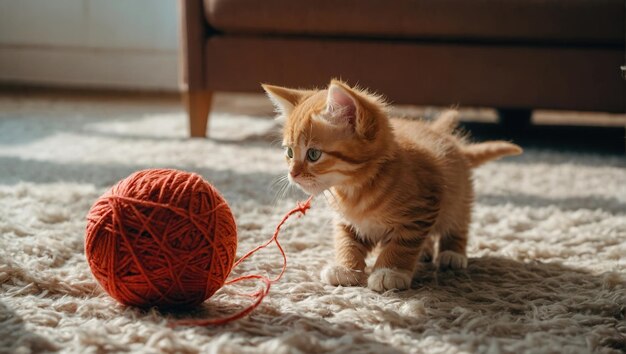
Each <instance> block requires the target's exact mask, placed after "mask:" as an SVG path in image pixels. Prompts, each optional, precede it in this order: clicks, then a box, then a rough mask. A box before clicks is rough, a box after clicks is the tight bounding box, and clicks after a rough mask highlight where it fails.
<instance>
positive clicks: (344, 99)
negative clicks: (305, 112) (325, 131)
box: [326, 81, 358, 129]
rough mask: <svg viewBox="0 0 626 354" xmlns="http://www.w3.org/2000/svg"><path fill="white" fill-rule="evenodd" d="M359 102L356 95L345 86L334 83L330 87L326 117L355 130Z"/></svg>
mask: <svg viewBox="0 0 626 354" xmlns="http://www.w3.org/2000/svg"><path fill="white" fill-rule="evenodd" d="M357 109H358V101H357V99H356V98H355V96H354V93H352V91H351V90H350V88H349V87H347V86H346V85H345V84H343V83H341V82H338V81H332V82H331V83H330V86H328V96H327V97H326V113H327V114H326V117H327V119H328V120H329V121H330V122H331V123H333V124H337V125H343V124H345V125H348V126H350V127H352V128H353V129H354V128H355V124H356V115H357Z"/></svg>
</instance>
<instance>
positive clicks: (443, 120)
mask: <svg viewBox="0 0 626 354" xmlns="http://www.w3.org/2000/svg"><path fill="white" fill-rule="evenodd" d="M458 125H459V111H457V110H455V109H449V110H447V111H445V112H443V113H441V114H440V115H439V116H438V117H437V118H436V119H435V120H434V121H432V122H431V123H430V128H431V129H432V130H434V131H436V132H439V133H452V132H453V131H454V129H456V127H457V126H458Z"/></svg>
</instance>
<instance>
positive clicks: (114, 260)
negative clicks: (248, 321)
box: [85, 169, 312, 325]
mask: <svg viewBox="0 0 626 354" xmlns="http://www.w3.org/2000/svg"><path fill="white" fill-rule="evenodd" d="M311 199H312V198H309V199H308V200H307V201H306V202H305V203H302V204H301V203H298V205H297V206H296V207H295V208H294V209H292V210H291V211H290V212H288V213H287V214H286V215H285V217H284V218H283V219H282V220H281V222H280V223H279V225H278V226H277V227H276V230H275V232H274V235H273V236H272V238H270V239H269V240H268V241H267V242H265V243H264V244H262V245H260V246H258V247H256V248H254V249H253V250H251V251H249V252H248V253H246V254H245V255H244V256H243V257H241V258H240V259H239V260H238V261H237V262H234V260H235V254H236V250H237V230H236V224H235V220H234V217H233V215H232V212H231V210H230V207H229V206H228V204H227V203H226V200H225V199H224V198H223V197H222V196H221V195H220V194H219V192H218V191H217V190H216V189H215V188H214V187H213V186H212V185H211V184H210V183H208V182H206V181H204V180H203V179H202V177H200V176H199V175H197V174H194V173H189V172H184V171H178V170H172V169H150V170H143V171H138V172H136V173H134V174H132V175H131V176H129V177H127V178H126V179H124V180H121V181H120V182H118V183H117V184H116V185H114V186H113V187H112V188H111V189H110V190H109V191H107V192H106V193H105V194H104V195H103V196H102V197H100V198H99V199H98V200H97V201H96V202H95V203H94V205H93V206H92V208H91V210H90V211H89V214H88V215H87V228H86V239H85V255H86V258H87V260H88V263H89V266H90V268H91V271H92V273H93V275H94V277H95V278H96V279H97V280H98V282H99V283H100V284H101V285H102V287H103V288H104V289H105V291H107V293H109V294H110V295H111V297H113V298H115V299H116V300H118V301H119V302H120V303H122V304H125V305H132V306H138V307H152V306H158V307H188V306H195V305H198V304H200V303H202V302H203V301H205V300H206V299H207V298H209V297H210V296H212V295H213V294H214V293H215V292H216V291H217V290H219V289H220V288H221V287H222V286H223V285H227V284H234V283H237V282H240V281H244V280H251V279H258V280H260V281H261V282H262V283H264V284H265V286H264V287H263V288H262V289H261V290H257V291H255V292H253V293H250V294H240V295H244V296H248V297H252V298H254V301H253V303H252V304H251V305H249V306H248V307H246V308H244V309H243V310H241V311H240V312H238V313H235V314H234V315H231V316H228V317H225V318H218V319H208V320H184V321H178V322H173V323H172V324H171V325H211V324H213V325H219V324H224V323H228V322H230V321H234V320H237V319H239V318H242V317H244V316H246V315H248V314H249V313H250V312H252V311H253V310H254V309H255V308H256V307H258V306H259V304H260V303H261V302H262V300H263V298H264V297H265V296H266V295H267V294H268V292H269V289H270V286H271V284H272V283H274V282H277V281H278V280H280V278H281V277H282V276H283V274H284V272H285V270H286V267H287V256H286V255H285V252H284V250H283V248H282V246H281V245H280V243H279V241H278V234H279V232H280V228H281V227H282V225H283V224H284V223H285V222H286V221H287V219H288V218H289V217H290V216H292V215H293V214H297V213H299V214H301V215H304V214H305V213H306V210H308V209H309V208H310V204H311ZM272 242H275V243H276V245H277V247H278V249H279V251H280V253H281V255H282V258H283V266H282V269H281V272H280V273H279V274H278V275H277V276H276V277H274V278H271V279H270V278H268V277H266V276H262V275H257V274H249V275H243V276H240V277H237V278H235V279H232V280H229V281H226V279H227V278H228V276H229V274H230V272H231V271H232V269H233V268H234V267H236V266H237V265H239V264H241V262H243V261H244V260H245V259H247V258H249V257H250V256H252V255H253V254H254V253H256V252H257V251H259V250H260V249H262V248H265V247H267V246H268V245H269V244H271V243H272Z"/></svg>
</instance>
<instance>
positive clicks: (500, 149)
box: [462, 140, 523, 167]
mask: <svg viewBox="0 0 626 354" xmlns="http://www.w3.org/2000/svg"><path fill="white" fill-rule="evenodd" d="M462 151H463V154H464V155H465V158H467V161H468V162H469V165H470V167H478V166H480V165H482V164H484V163H485V162H488V161H491V160H497V159H499V158H501V157H504V156H514V155H520V154H521V153H522V152H523V150H522V148H521V147H519V146H517V145H515V144H512V143H509V142H506V141H501V140H496V141H487V142H484V143H478V144H471V145H465V146H463V148H462Z"/></svg>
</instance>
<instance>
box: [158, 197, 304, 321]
mask: <svg viewBox="0 0 626 354" xmlns="http://www.w3.org/2000/svg"><path fill="white" fill-rule="evenodd" d="M312 200H313V196H310V197H309V198H308V199H307V200H306V201H305V202H304V203H300V202H298V203H297V205H296V207H295V208H293V209H291V210H290V211H289V212H287V214H285V216H283V219H282V220H281V221H280V223H278V225H277V226H276V229H275V230H274V234H273V235H272V237H271V238H270V239H269V240H267V241H266V242H265V243H264V244H262V245H259V246H257V247H255V248H254V249H252V250H250V251H248V253H246V254H245V255H243V256H242V257H241V258H240V259H239V260H238V261H237V262H236V263H235V264H234V265H233V269H234V268H235V267H237V266H238V265H239V264H241V262H243V261H244V260H246V259H248V258H249V257H250V256H252V255H253V254H255V253H256V252H258V251H259V250H261V249H263V248H265V247H267V246H269V245H270V244H271V243H272V242H274V243H276V247H277V248H278V251H279V252H280V254H281V256H282V258H283V265H282V267H281V270H280V273H278V275H276V276H275V277H274V278H273V279H270V278H268V277H266V276H264V275H259V274H248V275H242V276H240V277H237V278H235V279H232V280H229V281H227V282H226V283H225V285H229V284H235V283H238V282H241V281H244V280H250V279H258V280H260V281H261V282H263V283H264V285H265V287H264V288H262V289H260V290H257V291H255V292H253V293H249V294H239V295H242V296H247V297H252V298H254V299H255V300H254V302H253V303H252V304H250V305H249V306H248V307H246V308H245V309H243V310H242V311H240V312H238V313H235V314H233V315H231V316H228V317H223V318H218V319H201V320H181V321H175V322H172V323H170V327H175V326H208V325H222V324H226V323H229V322H232V321H236V320H238V319H241V318H243V317H245V316H247V315H248V314H249V313H251V312H252V311H254V309H256V308H257V307H258V306H259V305H260V304H261V302H262V301H263V299H264V298H265V296H267V294H268V293H269V291H270V287H271V286H272V284H273V283H276V282H278V281H279V280H280V279H281V278H282V277H283V274H285V271H286V270H287V255H286V254H285V250H283V247H282V246H281V245H280V242H279V241H278V234H279V233H280V228H281V227H282V226H283V224H284V223H285V222H287V220H288V219H289V218H290V217H291V216H292V215H294V214H297V213H300V215H298V216H302V215H305V214H306V211H307V210H308V209H310V208H311V201H312Z"/></svg>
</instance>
